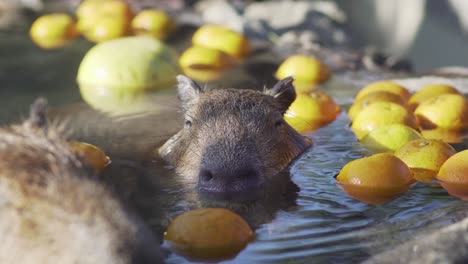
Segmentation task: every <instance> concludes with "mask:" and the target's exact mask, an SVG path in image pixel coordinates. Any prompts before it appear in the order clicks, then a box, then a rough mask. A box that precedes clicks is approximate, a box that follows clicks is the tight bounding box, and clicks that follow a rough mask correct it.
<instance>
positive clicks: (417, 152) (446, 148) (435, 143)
mask: <svg viewBox="0 0 468 264" xmlns="http://www.w3.org/2000/svg"><path fill="white" fill-rule="evenodd" d="M455 153H456V151H455V149H454V148H453V147H452V146H451V145H449V144H447V143H445V142H443V141H442V140H437V139H416V140H413V141H410V142H408V143H406V144H405V145H404V146H402V147H401V148H400V149H398V150H397V151H395V153H394V154H395V156H397V157H398V158H400V159H401V160H402V161H403V162H405V163H406V165H408V167H409V168H410V169H411V171H412V172H413V178H414V179H416V180H418V181H421V182H431V181H432V180H433V179H434V178H435V177H436V175H437V173H438V172H439V169H440V167H441V166H442V164H443V163H444V162H445V161H446V160H447V159H448V158H450V157H451V156H453V155H454V154H455Z"/></svg>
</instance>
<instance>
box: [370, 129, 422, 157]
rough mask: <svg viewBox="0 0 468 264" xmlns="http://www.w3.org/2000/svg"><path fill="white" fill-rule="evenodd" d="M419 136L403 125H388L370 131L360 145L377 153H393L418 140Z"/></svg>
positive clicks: (416, 132)
mask: <svg viewBox="0 0 468 264" xmlns="http://www.w3.org/2000/svg"><path fill="white" fill-rule="evenodd" d="M421 137H422V136H421V134H420V133H419V132H418V131H416V130H414V129H413V128H411V127H409V126H406V125H403V124H389V125H383V126H380V127H377V128H375V129H373V130H372V131H370V132H369V133H368V134H367V135H366V136H365V137H364V138H362V139H361V143H362V144H364V145H366V146H367V147H369V148H371V149H373V150H375V151H379V152H387V151H390V152H393V151H395V150H397V149H399V148H401V147H402V146H403V145H405V144H406V143H408V142H410V141H412V140H415V139H420V138H421Z"/></svg>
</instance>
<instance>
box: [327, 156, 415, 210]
mask: <svg viewBox="0 0 468 264" xmlns="http://www.w3.org/2000/svg"><path fill="white" fill-rule="evenodd" d="M336 180H337V181H338V183H339V184H340V186H341V187H342V188H343V189H344V190H345V192H347V193H348V194H349V196H351V197H353V198H355V199H357V200H360V201H362V202H364V203H368V204H382V203H385V202H387V201H389V200H391V199H393V198H395V197H397V196H398V195H400V194H402V193H404V192H406V191H407V190H408V189H409V187H410V185H411V183H413V180H412V177H411V171H410V169H409V168H408V166H407V165H406V164H405V163H404V162H403V161H402V160H400V159H399V158H397V157H396V156H395V155H393V154H390V153H380V154H375V155H372V156H369V157H364V158H361V159H356V160H353V161H350V162H349V163H348V164H346V165H345V166H344V167H343V168H342V169H341V171H340V173H339V174H338V176H337V177H336Z"/></svg>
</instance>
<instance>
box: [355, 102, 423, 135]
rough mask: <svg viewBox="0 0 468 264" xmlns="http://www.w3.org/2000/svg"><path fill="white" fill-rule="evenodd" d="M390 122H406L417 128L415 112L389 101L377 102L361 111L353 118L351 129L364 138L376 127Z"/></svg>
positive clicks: (405, 123)
mask: <svg viewBox="0 0 468 264" xmlns="http://www.w3.org/2000/svg"><path fill="white" fill-rule="evenodd" d="M389 124H404V125H407V126H409V127H412V128H417V124H416V120H415V118H414V116H413V114H412V113H411V112H409V111H408V110H407V109H406V108H404V107H403V106H401V105H399V104H395V103H389V102H376V103H374V104H371V105H370V106H368V107H366V108H364V109H363V110H362V111H361V112H359V114H358V115H357V116H356V118H355V119H354V120H353V123H352V125H351V129H352V130H353V131H354V133H355V134H356V136H357V138H358V139H362V138H363V137H364V136H365V135H367V133H369V132H370V131H372V130H374V129H375V128H377V127H380V126H383V125H389Z"/></svg>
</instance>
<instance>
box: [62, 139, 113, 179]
mask: <svg viewBox="0 0 468 264" xmlns="http://www.w3.org/2000/svg"><path fill="white" fill-rule="evenodd" d="M68 145H69V146H70V149H71V150H72V151H73V152H74V153H76V154H77V155H79V156H81V157H83V158H84V159H85V161H86V162H87V163H88V164H89V165H90V166H91V167H92V168H94V169H95V170H96V172H98V173H99V172H101V171H102V170H103V169H104V168H105V167H106V166H108V165H109V164H110V159H109V157H107V156H106V154H104V152H102V150H100V149H99V148H98V147H96V146H94V145H91V144H88V143H85V142H79V141H69V142H68Z"/></svg>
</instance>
